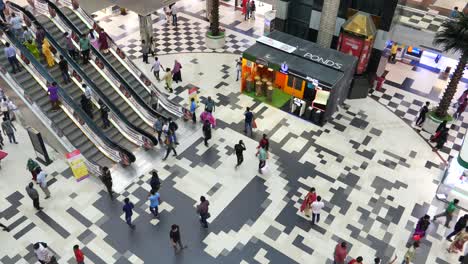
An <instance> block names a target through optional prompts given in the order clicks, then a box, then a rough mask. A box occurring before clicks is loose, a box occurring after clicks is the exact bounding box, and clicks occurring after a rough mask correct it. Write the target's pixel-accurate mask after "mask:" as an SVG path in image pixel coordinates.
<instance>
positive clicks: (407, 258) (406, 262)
mask: <svg viewBox="0 0 468 264" xmlns="http://www.w3.org/2000/svg"><path fill="white" fill-rule="evenodd" d="M418 247H419V241H414V242H413V245H411V246H410V247H409V248H408V250H407V251H406V253H405V255H404V257H403V262H402V264H410V263H411V262H413V261H414V256H415V255H416V249H417V248H418Z"/></svg>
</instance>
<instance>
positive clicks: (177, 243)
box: [169, 224, 185, 254]
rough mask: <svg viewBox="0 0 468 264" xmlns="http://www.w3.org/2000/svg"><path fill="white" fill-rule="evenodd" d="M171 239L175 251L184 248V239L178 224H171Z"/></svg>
mask: <svg viewBox="0 0 468 264" xmlns="http://www.w3.org/2000/svg"><path fill="white" fill-rule="evenodd" d="M169 239H170V240H171V245H172V247H173V248H174V253H176V254H177V253H178V252H180V251H181V250H182V249H184V248H185V247H184V245H182V240H181V238H180V228H179V226H178V225H176V224H173V225H172V226H171V231H170V232H169Z"/></svg>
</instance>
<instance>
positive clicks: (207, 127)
mask: <svg viewBox="0 0 468 264" xmlns="http://www.w3.org/2000/svg"><path fill="white" fill-rule="evenodd" d="M202 130H203V137H204V140H205V146H207V147H208V140H210V139H211V124H210V121H208V120H205V123H204V124H203V128H202Z"/></svg>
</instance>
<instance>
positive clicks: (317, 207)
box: [311, 196, 325, 224]
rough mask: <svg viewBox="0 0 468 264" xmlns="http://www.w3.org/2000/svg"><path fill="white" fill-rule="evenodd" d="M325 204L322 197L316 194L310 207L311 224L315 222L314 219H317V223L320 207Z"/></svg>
mask: <svg viewBox="0 0 468 264" xmlns="http://www.w3.org/2000/svg"><path fill="white" fill-rule="evenodd" d="M324 206H325V204H324V203H323V202H322V197H320V196H317V200H316V201H315V202H313V203H312V205H311V208H312V224H315V223H316V222H315V219H317V223H318V222H319V220H320V211H321V210H322V208H323V207H324Z"/></svg>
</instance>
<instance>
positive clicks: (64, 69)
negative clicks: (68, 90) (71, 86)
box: [59, 55, 71, 84]
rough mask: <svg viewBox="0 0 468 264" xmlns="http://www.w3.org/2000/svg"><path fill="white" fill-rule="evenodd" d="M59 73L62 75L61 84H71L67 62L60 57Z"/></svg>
mask: <svg viewBox="0 0 468 264" xmlns="http://www.w3.org/2000/svg"><path fill="white" fill-rule="evenodd" d="M59 68H60V72H61V73H62V78H63V82H64V83H65V84H67V83H69V82H71V79H70V74H68V62H67V61H66V60H65V59H64V58H63V56H62V55H60V61H59Z"/></svg>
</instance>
